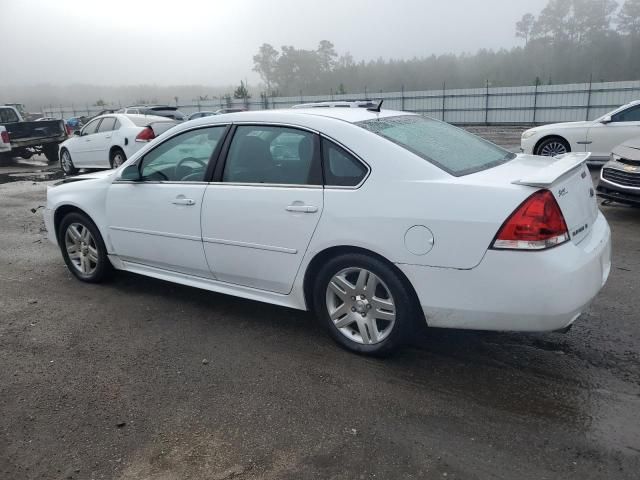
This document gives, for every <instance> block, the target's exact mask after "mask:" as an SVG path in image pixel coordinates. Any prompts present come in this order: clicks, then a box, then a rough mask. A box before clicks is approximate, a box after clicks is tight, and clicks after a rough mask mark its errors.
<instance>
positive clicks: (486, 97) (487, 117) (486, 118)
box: [484, 80, 489, 125]
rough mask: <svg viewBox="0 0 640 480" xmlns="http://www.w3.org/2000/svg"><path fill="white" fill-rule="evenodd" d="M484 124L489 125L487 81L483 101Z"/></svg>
mask: <svg viewBox="0 0 640 480" xmlns="http://www.w3.org/2000/svg"><path fill="white" fill-rule="evenodd" d="M484 124H485V125H489V80H487V93H486V94H485V101H484Z"/></svg>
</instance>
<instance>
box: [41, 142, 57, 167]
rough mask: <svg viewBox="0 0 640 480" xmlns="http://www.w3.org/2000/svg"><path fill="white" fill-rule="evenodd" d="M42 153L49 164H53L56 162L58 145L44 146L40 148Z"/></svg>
mask: <svg viewBox="0 0 640 480" xmlns="http://www.w3.org/2000/svg"><path fill="white" fill-rule="evenodd" d="M42 153H44V156H45V157H47V161H48V162H49V163H55V162H57V161H58V145H57V144H55V145H45V146H44V147H42Z"/></svg>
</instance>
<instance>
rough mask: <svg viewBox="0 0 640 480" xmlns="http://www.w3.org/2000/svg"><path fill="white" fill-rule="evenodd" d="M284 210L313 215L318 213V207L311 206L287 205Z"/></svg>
mask: <svg viewBox="0 0 640 480" xmlns="http://www.w3.org/2000/svg"><path fill="white" fill-rule="evenodd" d="M286 210H287V212H301V213H315V212H317V211H318V207H314V206H313V205H289V206H288V207H287V208H286Z"/></svg>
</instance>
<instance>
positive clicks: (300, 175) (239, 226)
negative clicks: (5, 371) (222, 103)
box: [202, 125, 323, 294]
mask: <svg viewBox="0 0 640 480" xmlns="http://www.w3.org/2000/svg"><path fill="white" fill-rule="evenodd" d="M225 150H226V153H225V155H224V156H223V157H222V158H221V160H224V161H221V162H219V164H218V165H217V166H216V176H215V177H214V180H216V181H215V182H213V183H211V184H210V185H209V186H208V187H207V190H206V192H205V195H204V199H203V205H202V240H203V242H204V249H205V254H206V257H207V261H208V263H209V266H210V268H211V269H212V270H213V273H214V275H215V277H216V278H217V279H218V280H221V281H224V282H228V283H233V284H237V285H243V286H247V287H253V288H258V289H262V290H268V291H272V292H277V293H282V294H287V293H289V292H290V291H291V288H292V286H293V281H294V279H295V276H296V273H297V271H298V268H299V266H300V263H301V262H302V258H303V257H304V254H305V252H306V250H307V247H308V245H309V242H310V240H311V237H312V235H313V232H314V230H315V228H316V225H317V224H318V221H319V219H320V215H321V213H322V208H323V188H322V170H321V163H320V149H319V138H318V136H317V134H315V133H312V132H309V131H306V130H302V129H297V128H291V127H284V126H278V125H239V126H237V127H236V128H235V131H234V134H233V137H232V138H231V140H230V141H229V143H228V145H226V147H225Z"/></svg>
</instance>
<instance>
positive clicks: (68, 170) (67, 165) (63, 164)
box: [60, 148, 78, 175]
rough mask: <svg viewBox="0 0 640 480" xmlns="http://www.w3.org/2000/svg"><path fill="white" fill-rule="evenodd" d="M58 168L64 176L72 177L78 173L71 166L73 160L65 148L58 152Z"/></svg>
mask: <svg viewBox="0 0 640 480" xmlns="http://www.w3.org/2000/svg"><path fill="white" fill-rule="evenodd" d="M60 168H62V171H63V172H64V173H65V174H66V175H73V174H75V173H77V172H78V169H77V168H76V167H75V166H74V165H73V160H71V154H70V153H69V150H67V149H66V148H64V149H62V151H61V152H60Z"/></svg>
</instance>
